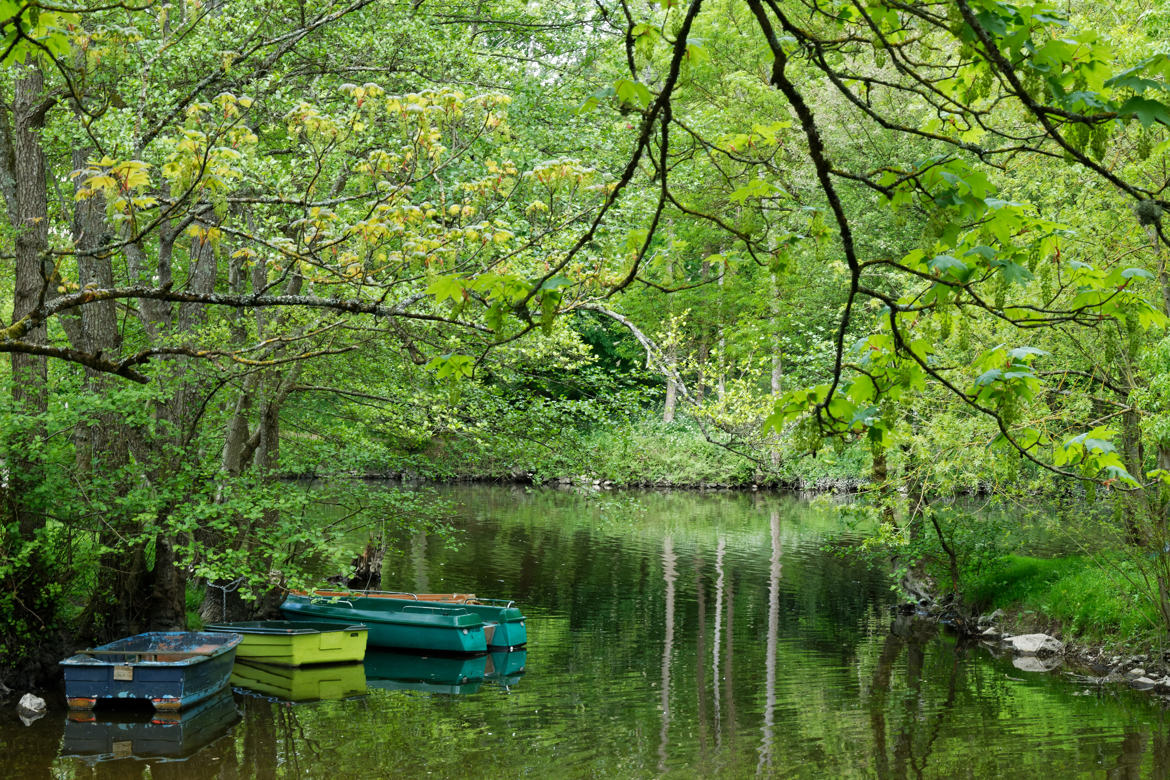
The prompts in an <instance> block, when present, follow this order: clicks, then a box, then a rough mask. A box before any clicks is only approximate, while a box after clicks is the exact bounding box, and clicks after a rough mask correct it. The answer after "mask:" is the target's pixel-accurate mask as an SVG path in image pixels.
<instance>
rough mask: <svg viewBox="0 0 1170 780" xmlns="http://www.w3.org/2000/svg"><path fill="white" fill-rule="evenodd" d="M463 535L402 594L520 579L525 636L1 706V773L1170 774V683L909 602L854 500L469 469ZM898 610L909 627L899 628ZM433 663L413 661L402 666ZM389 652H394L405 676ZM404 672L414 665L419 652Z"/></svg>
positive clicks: (506, 589) (400, 560) (460, 511)
mask: <svg viewBox="0 0 1170 780" xmlns="http://www.w3.org/2000/svg"><path fill="white" fill-rule="evenodd" d="M443 494H444V496H445V498H446V499H448V500H450V501H451V502H452V503H453V506H454V510H453V517H452V523H453V525H454V526H455V527H456V528H457V529H459V534H458V536H457V540H458V543H457V545H454V546H452V545H447V544H444V543H442V542H441V541H438V540H436V539H433V538H427V537H425V536H415V537H411V538H407V539H404V540H403V544H402V545H401V552H399V553H396V554H395V555H394V556H392V557H389V558H388V559H387V560H386V562H385V570H384V579H385V582H384V585H385V586H386V587H393V588H395V589H418V590H433V591H471V592H475V593H478V594H479V595H482V596H507V597H510V598H514V599H516V600H517V601H518V602H519V603H520V604H521V606H522V608H523V609H524V612H525V613H526V614H527V615H528V618H529V620H528V635H529V644H528V647H527V650H526V651H525V653H524V654H516V653H514V654H511V655H510V656H495V657H489V658H481V659H478V660H473V661H471V662H467V663H465V662H462V661H451V659H420V658H413V657H395V656H386V655H385V654H375V656H374V657H373V658H372V659H370V660H368V661H367V664H366V666H365V667H364V668H360V669H358V670H355V672H354V673H355V674H357V675H358V677H357V679H356V680H355V679H354V678H353V677H352V675H351V677H349V678H347V679H343V680H338V681H334V682H333V683H331V684H330V685H329V686H326V685H321V687H320V691H322V692H326V691H328V692H327V693H325V695H333V696H345V697H347V698H341V699H336V700H323V701H315V702H306V703H298V704H289V703H287V702H282V701H277V700H273V697H271V696H269V697H264V696H259V695H254V694H247V693H244V692H243V691H242V690H241V689H237V690H236V692H235V693H233V694H231V695H229V696H225V697H224V698H223V699H222V700H218V701H216V702H213V703H211V705H209V706H208V707H206V708H204V709H203V710H202V712H201V713H197V715H198V718H197V719H190V718H187V716H184V719H183V720H180V721H179V722H175V723H171V722H165V721H162V722H151V721H152V718H151V717H150V716H148V715H134V714H125V713H117V714H111V713H102V712H101V711H100V710H99V711H98V719H97V720H96V721H93V722H84V721H82V722H78V721H77V720H73V721H70V720H69V717H68V716H67V715H66V713H65V712H64V710H61V709H57V710H54V711H53V712H51V713H50V714H49V715H48V716H46V717H45V718H42V719H41V720H39V721H37V722H35V723H34V724H33V725H31V726H28V727H26V726H24V725H22V724H20V723H19V722H17V721H15V720H11V719H10V718H11V713H5V714H4V718H5V720H3V721H0V775H2V776H4V777H22V778H23V777H53V778H81V777H86V778H88V777H94V778H123V777H125V778H140V777H150V778H211V777H223V778H300V777H304V778H329V779H330V780H336V779H338V778H380V777H439V778H445V777H450V778H477V777H490V778H514V777H521V776H523V777H536V778H549V777H552V778H558V779H560V778H585V777H606V778H609V777H614V778H642V777H677V778H687V777H754V776H768V777H772V776H775V777H809V778H825V777H833V778H837V777H841V778H846V777H859V778H869V777H873V778H917V777H938V778H959V777H970V778H989V777H1028V778H1036V777H1049V778H1057V777H1060V778H1065V777H1082V776H1083V777H1111V778H1112V777H1119V778H1120V777H1167V776H1168V772H1170V724H1168V723H1167V717H1166V715H1165V713H1164V712H1163V710H1162V708H1161V707H1160V706H1159V704H1158V703H1157V701H1156V700H1154V699H1153V698H1151V697H1146V696H1141V695H1138V694H1134V693H1130V692H1128V691H1126V690H1115V689H1111V690H1106V691H1097V690H1087V689H1085V688H1084V687H1083V686H1080V685H1077V684H1075V683H1074V682H1072V681H1071V680H1069V679H1068V678H1066V677H1063V676H1061V675H1059V674H1033V673H1028V672H1023V671H1020V670H1018V669H1015V668H1014V667H1013V666H1012V664H1011V662H1010V661H1008V660H999V659H995V658H992V657H991V656H990V655H988V654H987V652H986V651H984V650H981V649H979V648H966V647H961V646H959V645H957V644H956V642H955V641H954V640H953V639H952V638H950V637H948V636H946V635H945V634H941V633H938V632H936V631H933V630H931V629H929V628H923V627H921V626H919V627H913V626H909V625H903V624H900V623H897V622H896V621H894V619H893V618H892V616H891V613H890V611H889V606H890V604H891V603H893V594H892V593H891V591H890V587H889V580H888V578H887V577H886V575H885V574H884V573H882V572H881V571H878V570H875V569H872V568H869V567H867V566H865V565H863V564H860V563H858V562H857V560H856V559H855V558H850V557H848V556H842V555H839V554H837V552H835V551H834V548H839V547H842V546H848V544H849V537H848V535H847V534H845V535H843V529H844V527H843V525H842V523H841V521H840V519H839V518H838V517H837V516H836V515H835V514H834V513H833V512H831V511H828V510H824V509H821V510H818V509H816V508H815V507H813V506H810V505H809V504H807V503H805V502H802V501H799V500H797V499H795V498H792V497H786V496H777V495H769V494H762V493H757V494H692V493H676V494H665V495H664V494H655V493H601V494H596V495H592V496H582V495H579V494H575V493H568V492H558V491H552V490H531V491H529V490H524V489H513V488H494V487H460V488H451V489H447V490H444V491H443ZM891 629H893V630H891ZM404 669H405V670H409V671H402V670H404ZM388 670H389V671H388ZM396 670H397V671H396Z"/></svg>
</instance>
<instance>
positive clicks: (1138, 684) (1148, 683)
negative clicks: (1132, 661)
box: [1129, 677, 1156, 691]
mask: <svg viewBox="0 0 1170 780" xmlns="http://www.w3.org/2000/svg"><path fill="white" fill-rule="evenodd" d="M1129 684H1130V685H1131V686H1133V687H1134V688H1137V689H1138V690H1139V691H1148V690H1149V689H1150V688H1153V687H1154V685H1156V683H1155V682H1154V681H1153V680H1151V679H1150V678H1149V677H1138V678H1137V679H1136V680H1130V681H1129Z"/></svg>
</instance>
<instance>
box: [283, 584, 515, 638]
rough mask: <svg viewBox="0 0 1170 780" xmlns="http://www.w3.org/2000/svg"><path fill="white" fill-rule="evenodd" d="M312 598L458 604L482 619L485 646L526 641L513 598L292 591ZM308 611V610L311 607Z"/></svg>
mask: <svg viewBox="0 0 1170 780" xmlns="http://www.w3.org/2000/svg"><path fill="white" fill-rule="evenodd" d="M291 595H299V596H304V597H307V598H309V599H310V600H311V601H312V600H313V599H332V600H337V601H342V600H345V601H350V602H352V601H353V600H354V599H362V600H363V601H362V604H363V607H364V608H366V609H369V610H373V611H379V610H389V609H394V608H401V607H403V606H406V605H412V604H413V605H419V606H426V605H438V606H445V607H459V608H461V609H465V610H467V611H468V612H471V613H472V614H474V615H478V616H479V617H481V618H482V619H483V622H484V640H485V642H486V644H487V647H488V649H489V650H492V651H504V650H511V649H514V648H520V647H523V646H524V645H526V644H527V643H528V629H527V627H526V622H527V619H526V618H525V617H524V614H523V613H522V612H521V611H520V609H519V607H517V606H516V603H515V602H514V601H509V600H505V599H486V598H477V597H476V595H475V594H474V593H407V592H399V591H387V590H361V591H348V590H316V591H313V592H312V593H303V592H298V591H294V592H293V593H292V594H290V596H291ZM309 612H310V613H311V607H310V610H309Z"/></svg>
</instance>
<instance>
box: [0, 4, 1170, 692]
mask: <svg viewBox="0 0 1170 780" xmlns="http://www.w3.org/2000/svg"><path fill="white" fill-rule="evenodd" d="M0 20H2V21H0V32H2V33H3V36H4V42H3V49H2V50H0V51H2V54H0V64H2V66H3V67H2V68H0V95H2V98H0V195H2V196H3V202H4V206H5V209H4V211H3V213H2V216H0V257H2V260H0V262H3V263H4V264H5V274H4V275H3V287H2V294H3V296H4V300H5V304H6V306H7V308H8V309H9V310H10V315H9V316H7V318H6V322H8V323H10V324H9V325H8V326H7V327H5V328H4V329H3V330H0V351H4V352H7V353H9V355H10V358H11V360H10V362H9V363H8V364H6V365H5V366H4V368H3V369H2V372H3V373H2V377H0V378H2V380H3V382H4V383H5V384H6V385H8V386H9V390H8V391H7V392H5V393H4V394H2V395H0V398H2V399H3V400H2V401H0V460H2V461H3V465H4V482H3V498H4V501H3V504H2V505H3V511H4V517H3V526H2V531H0V642H3V652H4V657H5V659H6V664H7V665H8V668H7V669H6V671H5V674H8V675H26V676H27V675H28V674H29V673H33V674H35V673H36V670H38V669H42V668H45V666H46V664H48V663H50V662H52V661H55V660H56V659H57V658H59V657H61V656H62V655H63V651H64V650H65V648H66V646H68V645H71V644H77V643H82V642H89V641H99V640H102V639H109V638H113V637H116V636H122V635H125V634H128V633H133V632H136V631H140V630H145V629H149V628H174V627H180V626H185V625H187V623H188V620H189V619H191V616H190V615H189V610H191V609H193V608H196V607H199V608H200V609H199V611H200V612H201V614H202V616H203V617H212V618H214V617H220V616H222V615H221V613H222V612H224V611H225V610H226V611H227V612H228V613H229V614H228V615H227V617H237V616H244V615H247V614H255V613H261V612H263V611H264V610H266V609H271V607H272V605H273V603H274V599H276V598H278V597H279V593H280V591H281V588H284V587H290V586H298V585H306V584H312V583H315V582H317V581H318V580H319V578H320V577H322V576H324V575H327V574H328V575H335V574H338V573H341V572H344V571H345V569H346V568H347V566H348V564H349V562H350V560H351V559H352V557H353V555H354V554H355V552H356V550H355V539H357V542H356V545H357V549H358V550H360V548H361V546H362V545H363V544H365V543H367V542H369V541H370V540H369V538H368V536H369V533H370V531H369V529H371V528H373V529H375V532H374V533H375V539H374V542H373V543H374V545H375V546H376V545H378V544H386V543H389V542H388V540H389V539H390V538H391V537H392V533H391V532H392V529H395V528H403V527H406V528H412V529H422V528H442V525H443V523H442V507H441V506H438V505H436V504H435V503H434V502H433V501H430V500H429V499H428V497H427V494H426V493H425V492H419V491H414V490H396V489H378V490H369V489H366V487H365V486H364V485H363V483H362V482H361V480H360V478H361V477H364V476H369V475H378V476H385V475H395V476H401V475H407V476H409V477H412V478H422V479H456V478H477V479H505V480H522V481H532V482H536V483H542V482H547V481H550V480H564V479H570V480H573V481H578V482H579V481H586V482H589V483H594V482H598V483H610V484H615V485H647V484H648V485H662V486H672V485H673V486H712V485H725V486H787V487H792V486H798V487H818V486H820V487H825V486H828V485H843V484H848V485H852V486H856V487H860V488H862V490H863V500H862V502H861V503H860V504H858V505H856V506H854V507H852V508H851V509H850V510H849V511H851V512H853V513H856V514H864V515H866V516H867V517H868V520H869V526H868V527H869V528H871V529H872V530H871V539H870V542H869V543H867V549H869V550H870V551H872V552H875V553H876V554H879V555H881V556H885V557H888V558H889V559H890V560H892V561H893V562H894V565H895V566H897V567H899V568H900V569H901V570H902V572H903V573H904V574H905V575H906V576H905V577H904V578H903V580H902V583H903V586H904V587H906V588H908V589H909V590H910V591H911V592H915V589H916V588H922V587H927V586H926V585H924V584H923V583H924V582H926V581H932V582H933V583H934V584H933V585H932V586H931V587H932V588H934V589H936V590H940V589H941V590H945V589H952V590H959V589H960V586H961V585H963V590H965V591H966V592H967V594H968V595H972V596H977V597H978V598H979V599H981V600H982V601H983V602H984V603H995V602H996V600H997V599H1001V600H1002V599H1003V598H1007V597H1006V596H1004V594H1005V593H1008V592H1013V593H1015V596H1013V598H1018V596H1019V593H1018V592H1017V591H1018V590H1019V588H1020V587H1024V586H1026V585H1027V584H1028V583H1029V582H1033V581H1034V584H1035V583H1040V584H1042V585H1043V587H1045V588H1048V591H1049V592H1050V593H1051V592H1052V591H1053V589H1054V588H1056V589H1057V590H1060V593H1061V594H1063V595H1062V596H1061V597H1060V599H1063V601H1061V604H1063V605H1064V606H1063V609H1064V612H1063V613H1062V614H1060V615H1057V617H1060V618H1062V619H1065V620H1067V621H1069V625H1068V628H1069V630H1070V631H1076V630H1078V629H1080V630H1084V629H1087V628H1089V626H1090V624H1091V626H1092V627H1093V630H1096V631H1103V632H1113V633H1114V634H1115V635H1118V636H1122V635H1124V637H1127V638H1131V639H1132V638H1134V637H1137V638H1140V639H1142V640H1144V641H1158V640H1157V639H1156V638H1157V637H1160V636H1163V635H1164V634H1165V629H1166V627H1167V626H1170V555H1168V554H1167V552H1166V551H1167V550H1170V525H1168V523H1167V507H1168V502H1170V494H1168V492H1167V491H1168V489H1170V488H1168V487H1167V485H1168V484H1170V417H1168V416H1167V402H1168V400H1170V341H1167V340H1166V336H1167V332H1166V328H1167V315H1168V313H1170V277H1168V276H1167V272H1166V268H1165V253H1166V248H1167V238H1166V236H1165V234H1164V232H1163V225H1162V215H1163V210H1164V209H1165V208H1166V207H1167V206H1168V205H1170V204H1168V203H1167V200H1166V196H1165V191H1166V186H1167V183H1168V181H1170V180H1168V179H1167V175H1168V174H1167V167H1166V166H1167V152H1168V151H1170V140H1168V138H1167V135H1166V128H1167V125H1170V96H1167V95H1166V92H1167V90H1168V89H1170V84H1168V82H1167V76H1168V75H1170V57H1168V54H1170V52H1167V51H1166V49H1167V44H1166V41H1167V40H1170V37H1168V36H1167V32H1168V27H1170V8H1167V7H1165V6H1164V5H1163V4H1160V3H1142V2H1137V1H1136V0H1125V2H1121V3H1116V4H1110V5H1108V6H1104V5H1103V4H1097V3H1076V2H1073V3H1067V4H1063V5H1060V6H1059V7H1057V6H1055V5H1048V4H1045V3H1038V4H1028V3H1006V2H997V1H996V0H957V2H949V1H948V2H918V1H917V0H907V1H906V2H896V1H891V0H873V1H872V2H861V1H860V0H833V1H832V2H820V1H819V0H818V2H813V3H802V2H789V1H788V0H691V2H689V3H686V2H679V1H677V0H662V1H661V2H651V3H647V2H641V0H617V1H616V2H613V1H611V0H597V2H594V3H593V4H568V3H561V2H538V1H536V0H534V1H533V2H527V3H525V2H514V1H513V0H501V1H500V2H462V1H461V2H455V3H447V4H443V5H438V4H434V3H430V2H427V1H426V0H416V1H415V2H391V1H389V0H348V1H337V0H271V1H270V2H266V3H259V4H258V3H251V2H249V3H243V2H235V0H206V1H205V2H199V1H198V0H173V1H172V2H167V3H162V2H151V1H150V0H139V1H138V2H113V3H107V4H100V5H99V4H96V3H94V4H84V5H83V4H77V5H76V6H74V5H71V4H68V3H58V2H21V1H19V0H0ZM305 476H316V477H328V480H327V481H326V483H325V484H326V485H327V488H326V490H327V492H328V496H327V499H326V500H328V501H330V502H332V503H334V504H336V507H335V511H331V512H329V513H326V516H325V517H322V515H321V513H319V512H312V511H310V507H309V504H310V498H309V496H308V495H307V494H303V493H301V492H299V491H296V490H290V489H289V483H288V481H287V480H288V479H289V478H291V477H305ZM964 495H978V496H989V497H991V499H992V500H994V501H995V502H996V503H998V504H999V505H1001V506H1003V507H1007V508H1008V510H1009V511H1008V513H1007V515H1006V517H1010V518H1011V519H1010V520H1004V519H1002V518H1003V517H1004V516H1002V515H1001V516H999V517H1000V519H998V520H990V519H988V518H987V517H986V516H984V515H978V514H973V513H971V512H958V511H954V510H953V508H952V507H951V504H952V503H953V499H954V498H955V497H958V496H964ZM321 496H322V494H321V492H320V491H317V492H315V494H314V496H313V497H312V500H313V501H314V502H318V503H319V502H320V501H321V500H322V498H321ZM1070 497H1071V499H1072V500H1071V501H1069V500H1068V499H1069V498H1070ZM1086 497H1087V498H1088V499H1090V500H1084V499H1085V498H1086ZM1061 501H1064V504H1063V506H1064V508H1063V509H1061V508H1060V507H1061V506H1062V504H1061ZM1029 513H1031V514H1033V515H1036V514H1043V515H1046V516H1049V517H1056V518H1059V520H1060V522H1061V523H1062V524H1063V525H1062V530H1063V531H1064V532H1067V533H1069V534H1070V535H1072V536H1074V537H1075V538H1077V539H1079V540H1081V541H1080V542H1079V543H1080V544H1081V545H1082V547H1083V549H1084V550H1085V556H1083V557H1075V558H1072V559H1068V560H1066V561H1064V562H1063V563H1062V564H1059V565H1057V564H1052V563H1050V562H1048V563H1038V562H1036V561H1035V560H1031V559H1025V558H1022V557H1020V556H1013V555H1012V553H1014V552H1016V550H1015V548H1014V547H1013V546H1012V541H1011V538H1010V536H1011V534H1010V532H1011V530H1012V528H1013V527H1015V525H1016V524H1018V523H1020V522H1021V520H1022V519H1024V518H1026V516H1027V515H1028V514H1029ZM355 535H356V536H355ZM1062 567H1063V568H1062ZM1064 575H1067V576H1064ZM1029 578H1031V579H1029ZM1077 578H1079V579H1077ZM964 583H969V585H964ZM1021 583H1024V585H1021ZM1013 587H1015V588H1016V591H1012V588H1013ZM225 588H226V589H229V590H231V592H232V593H233V594H234V595H233V596H232V598H231V600H230V602H229V600H227V599H226V598H224V592H225V591H224V589H225ZM1025 590H1026V587H1025ZM1053 598H1055V597H1053ZM1060 599H1057V601H1059V600H1060ZM200 600H202V604H200V603H199V602H200ZM1050 600H1051V599H1050ZM1053 605H1055V602H1052V604H1050V606H1053ZM196 619H198V618H196ZM1078 621H1080V623H1081V625H1079V626H1078V625H1076V623H1077V622H1078ZM2 682H3V680H0V683H2Z"/></svg>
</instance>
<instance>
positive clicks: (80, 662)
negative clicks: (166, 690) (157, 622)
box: [57, 631, 244, 669]
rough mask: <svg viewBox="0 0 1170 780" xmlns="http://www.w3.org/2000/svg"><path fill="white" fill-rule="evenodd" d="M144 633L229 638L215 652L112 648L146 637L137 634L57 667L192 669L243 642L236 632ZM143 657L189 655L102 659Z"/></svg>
mask: <svg viewBox="0 0 1170 780" xmlns="http://www.w3.org/2000/svg"><path fill="white" fill-rule="evenodd" d="M145 633H146V634H150V635H154V636H178V635H181V634H204V635H206V634H211V635H218V636H222V637H226V639H225V640H223V641H222V642H221V643H220V644H219V645H217V646H216V647H215V648H214V649H213V650H209V651H198V650H171V649H165V648H160V649H156V650H129V649H121V650H120V649H117V648H111V647H110V645H116V644H118V643H119V642H126V641H128V640H130V639H135V638H137V637H139V636H143V634H134V635H133V636H128V637H122V638H121V639H115V640H114V641H113V642H107V643H106V644H104V645H99V646H97V647H91V648H88V649H85V650H78V651H76V652H74V654H73V655H71V656H69V657H68V658H64V659H62V660H60V661H58V662H57V664H58V665H59V666H104V667H110V666H134V667H145V668H151V669H154V668H163V669H165V668H173V667H190V666H195V665H196V664H200V663H203V662H204V661H210V660H211V659H213V658H216V657H218V656H221V655H223V654H224V653H228V652H231V651H234V650H235V649H236V648H237V647H238V646H239V644H240V642H242V641H243V639H244V638H243V636H241V635H240V634H238V633H235V632H230V631H148V632H145ZM144 655H153V656H159V655H167V656H177V655H181V656H186V657H185V658H181V659H178V660H173V661H160V660H157V659H151V660H145V659H142V660H122V661H114V660H110V659H107V658H101V657H100V656H123V657H126V656H144Z"/></svg>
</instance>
